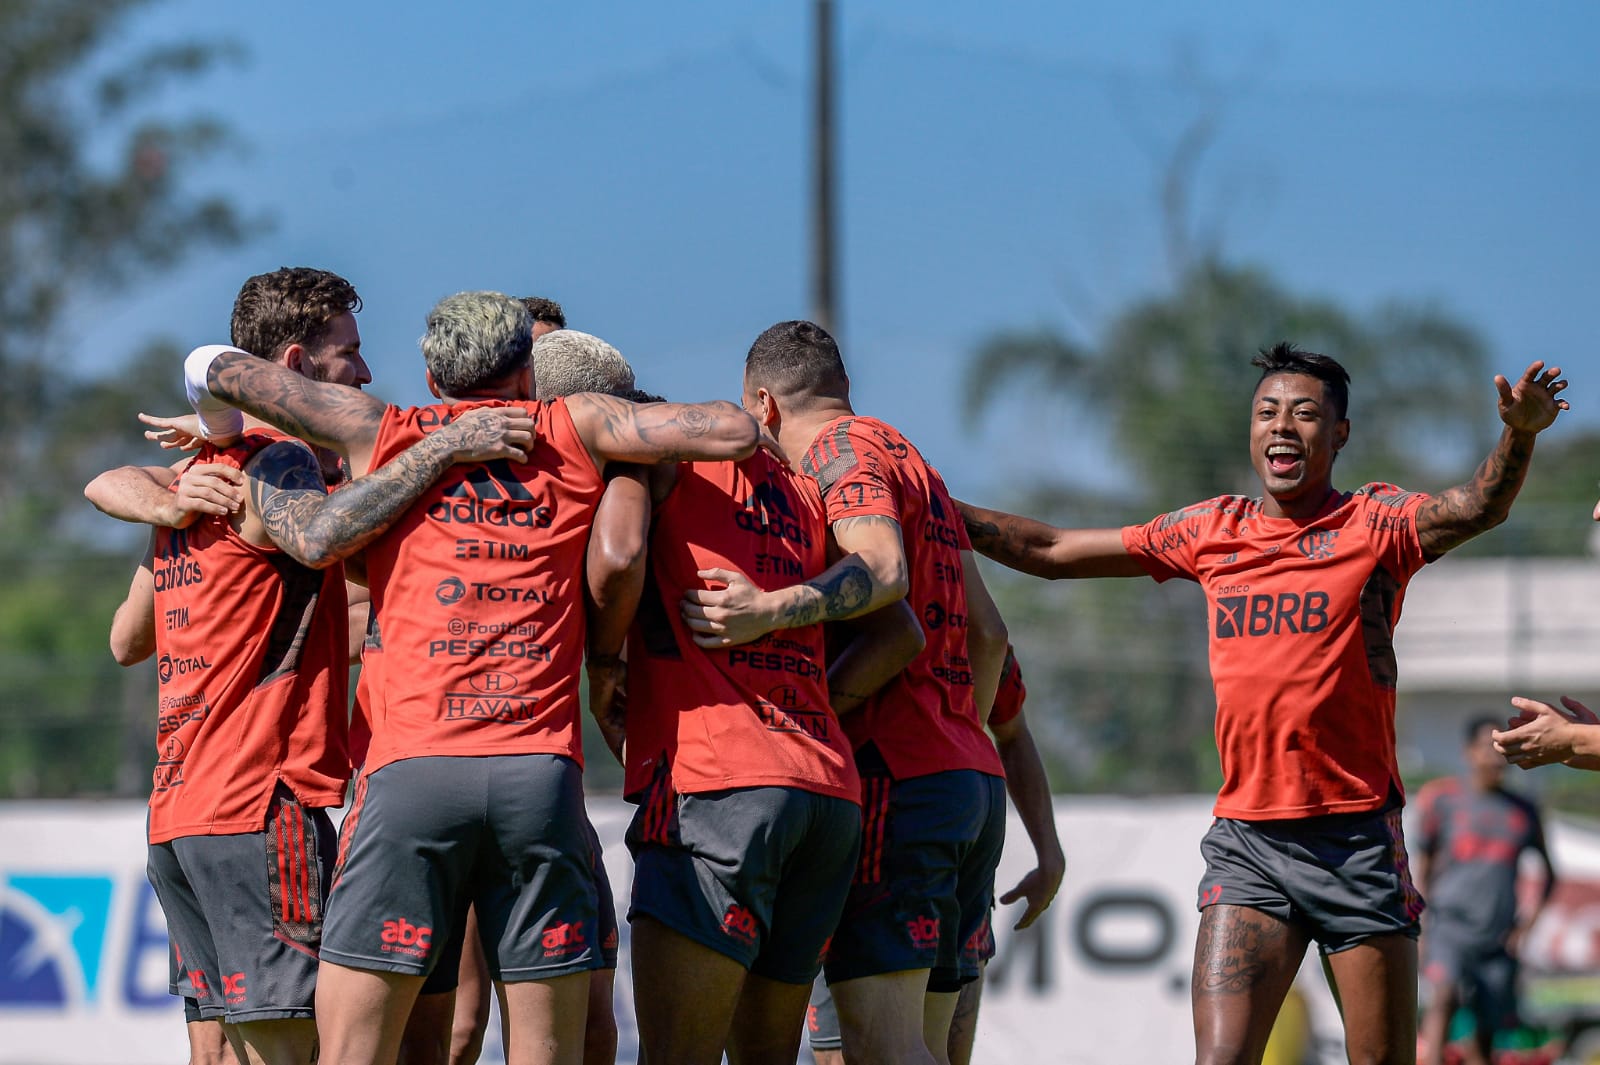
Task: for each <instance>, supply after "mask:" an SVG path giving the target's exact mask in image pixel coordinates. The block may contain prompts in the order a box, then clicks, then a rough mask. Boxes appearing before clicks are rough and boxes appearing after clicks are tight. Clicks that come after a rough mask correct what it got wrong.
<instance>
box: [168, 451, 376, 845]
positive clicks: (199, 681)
mask: <svg viewBox="0 0 1600 1065" xmlns="http://www.w3.org/2000/svg"><path fill="white" fill-rule="evenodd" d="M289 439H292V438H291V437H288V436H285V435H284V434H282V433H279V432H276V431H274V430H256V429H252V430H251V431H250V432H248V433H246V434H245V436H244V437H243V438H242V439H241V440H240V441H239V443H238V444H235V445H233V446H231V447H227V448H217V447H215V446H213V445H211V444H206V445H205V446H203V447H202V448H201V449H200V451H199V452H197V453H196V454H195V456H194V459H193V460H192V461H191V465H193V464H194V463H200V462H214V463H220V464H222V465H226V466H232V467H233V468H235V469H243V468H244V466H245V465H246V464H247V463H248V462H249V461H250V459H251V458H252V457H254V455H255V454H256V452H258V451H260V450H261V449H262V448H264V447H266V446H268V445H269V444H273V443H276V442H277V441H279V440H289ZM154 570H155V586H156V594H155V610H156V652H157V654H158V656H159V657H158V661H157V674H158V677H159V681H160V687H159V699H160V702H159V707H160V715H159V717H158V718H157V725H156V750H157V761H156V768H155V775H154V788H153V790H152V792H151V794H150V822H149V840H150V842H151V843H164V842H166V841H167V840H171V839H176V838H177V837H179V836H228V835H237V834H239V833H244V832H260V831H262V829H263V828H265V826H266V816H267V806H268V804H269V803H270V802H271V800H272V793H273V791H274V790H275V789H276V788H277V785H278V782H279V781H282V782H283V783H284V784H285V785H287V786H288V788H289V790H290V791H292V792H294V795H295V797H296V798H297V799H299V801H300V802H301V803H302V804H304V805H306V806H338V805H339V804H340V803H341V802H343V801H344V786H345V782H346V780H348V779H349V775H350V758H349V754H348V752H347V750H346V747H345V699H346V692H347V684H348V673H347V669H346V665H345V658H346V655H347V654H348V645H347V644H346V643H345V639H346V637H345V631H346V629H347V628H348V626H349V619H348V607H347V605H346V599H345V590H344V567H343V566H338V565H335V566H329V567H328V568H327V569H324V570H314V569H311V568H309V567H306V566H302V565H301V564H300V563H298V562H296V561H295V560H294V559H292V558H290V557H289V556H288V555H286V554H284V553H283V552H282V551H280V550H278V549H277V548H276V547H257V546H256V545H254V544H252V543H249V542H247V541H246V540H245V539H244V538H242V537H241V536H240V535H239V534H238V532H237V531H235V530H234V528H233V525H232V522H231V520H230V519H229V518H227V517H224V516H221V515H214V516H209V517H204V518H201V519H200V520H198V521H196V522H195V523H194V524H192V525H190V526H189V527H188V528H186V529H167V528H159V529H157V530H156V544H155V560H154Z"/></svg>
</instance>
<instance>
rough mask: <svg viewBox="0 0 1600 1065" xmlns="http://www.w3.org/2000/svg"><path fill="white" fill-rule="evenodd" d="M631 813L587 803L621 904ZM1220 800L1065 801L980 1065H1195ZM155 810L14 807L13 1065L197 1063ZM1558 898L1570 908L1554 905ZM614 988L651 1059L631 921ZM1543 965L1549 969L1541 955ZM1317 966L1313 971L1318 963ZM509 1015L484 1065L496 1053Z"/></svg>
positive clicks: (1571, 876) (4, 832)
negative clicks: (149, 847)
mask: <svg viewBox="0 0 1600 1065" xmlns="http://www.w3.org/2000/svg"><path fill="white" fill-rule="evenodd" d="M631 810H632V808H631V807H629V806H627V805H626V804H624V803H623V802H621V801H620V800H617V799H614V798H598V799H595V800H592V802H591V812H592V814H593V817H594V820H595V827H596V829H597V830H598V832H599V835H600V839H601V841H602V843H603V844H604V847H605V856H606V866H607V868H608V870H609V871H610V874H611V880H612V885H613V888H614V890H615V891H616V894H617V906H618V910H619V912H621V913H626V911H627V896H628V885H629V876H630V866H631V863H630V860H629V858H628V854H627V851H626V849H625V848H624V846H623V843H622V835H623V829H624V828H625V827H626V825H627V821H628V818H629V816H630V814H631ZM1209 810H1210V799H1209V798H1202V797H1192V798H1159V799H1102V798H1082V797H1062V798H1058V799H1057V812H1056V820H1057V826H1058V828H1059V830H1060V833H1061V838H1062V842H1063V844H1064V845H1065V848H1066V851H1067V862H1068V866H1067V880H1066V883H1065V884H1064V885H1063V887H1062V890H1061V893H1060V895H1059V896H1058V898H1057V900H1056V903H1055V905H1054V906H1053V907H1052V908H1051V909H1050V910H1049V911H1048V912H1046V913H1045V915H1044V916H1043V917H1042V918H1041V919H1040V920H1039V921H1038V922H1037V923H1036V924H1035V925H1034V926H1033V927H1032V928H1030V929H1028V930H1027V931H1026V932H1021V933H1018V932H1014V931H1012V929H1011V925H1012V924H1013V923H1015V921H1016V919H1017V916H1018V915H1020V913H1021V910H1022V904H1021V903H1017V904H1014V905H1013V906H1011V907H1005V908H1003V909H1002V910H1001V911H1000V912H997V913H996V916H995V937H996V940H997V945H998V954H997V956H996V958H995V960H994V962H993V963H992V964H991V966H990V969H989V986H988V989H987V990H986V992H985V994H984V999H983V1009H982V1014H981V1018H980V1024H979V1035H978V1050H977V1055H976V1058H977V1061H979V1062H981V1063H985V1065H1002V1063H1004V1065H1010V1063H1014V1062H1018V1061H1050V1062H1061V1063H1064V1065H1080V1063H1081V1065H1111V1063H1117V1065H1121V1063H1125V1062H1130V1061H1183V1060H1187V1059H1190V1058H1192V1055H1193V1036H1192V1029H1191V1025H1190V1016H1189V971H1190V962H1191V957H1192V952H1193V944H1194V935H1195V929H1196V925H1197V923H1198V915H1197V913H1196V911H1195V906H1194V893H1195V889H1196V885H1197V884H1198V882H1199V878H1200V873H1201V862H1200V856H1199V841H1200V837H1201V835H1202V834H1203V833H1204V832H1205V830H1206V827H1207V826H1208V825H1209V823H1210V812H1209ZM1008 833H1009V836H1008V839H1007V846H1006V850H1005V856H1004V858H1003V859H1002V861H1001V865H1000V873H999V878H998V881H999V883H998V887H999V889H1000V890H1002V891H1003V890H1005V889H1006V888H1009V887H1010V886H1011V885H1013V884H1015V883H1016V882H1017V881H1018V880H1020V879H1021V877H1022V875H1023V874H1024V873H1026V872H1027V871H1028V870H1029V869H1030V868H1032V851H1031V849H1030V847H1029V845H1028V840H1027V836H1026V835H1025V834H1024V833H1023V831H1022V827H1021V825H1020V823H1018V822H1017V821H1016V819H1015V817H1013V818H1012V820H1011V823H1010V824H1009V825H1008ZM1552 837H1553V845H1554V847H1555V852H1556V860H1557V863H1558V866H1559V867H1561V868H1562V872H1563V873H1564V874H1565V876H1566V877H1567V882H1568V885H1569V888H1564V891H1563V894H1564V895H1565V894H1566V893H1567V890H1569V889H1570V890H1574V891H1575V892H1576V891H1577V889H1578V888H1579V886H1580V885H1581V884H1582V883H1583V882H1584V880H1585V879H1587V878H1593V877H1596V876H1600V836H1597V835H1596V834H1595V833H1593V832H1589V831H1583V830H1580V829H1575V828H1572V827H1570V826H1568V825H1565V824H1558V825H1555V826H1553V828H1552ZM143 841H144V808H143V807H142V806H140V805H138V804H135V803H91V802H82V803H59V804H33V803H17V804H10V805H6V806H0V1030H3V1031H4V1038H3V1039H0V1065H84V1063H88V1062H105V1061H115V1062H119V1063H123V1065H146V1063H148V1065H170V1063H171V1062H174V1061H181V1060H183V1059H184V1057H185V1055H186V1053H187V1043H186V1040H185V1037H184V1032H183V1015H182V1009H181V1007H180V1005H179V1003H178V1000H177V999H174V998H172V997H170V996H169V995H168V994H167V991H166V982H167V961H166V958H167V943H166V929H165V924H164V922H163V920H162V916H161V911H160V908H159V907H158V906H157V904H156V899H155V895H154V893H153V892H152V891H151V889H150V886H149V883H148V881H147V880H146V879H145V873H144V866H145V848H144V842H143ZM1569 897H1570V899H1571V903H1570V905H1567V906H1561V905H1557V906H1554V907H1553V908H1552V910H1551V911H1550V912H1549V913H1548V915H1547V919H1546V920H1541V922H1540V925H1539V927H1538V928H1537V929H1536V931H1535V935H1534V936H1533V937H1532V942H1530V953H1538V954H1541V955H1542V954H1549V955H1550V958H1549V959H1548V960H1549V961H1551V962H1558V963H1560V964H1562V965H1563V966H1564V967H1567V968H1574V969H1588V970H1589V971H1591V972H1592V971H1594V970H1595V969H1596V968H1600V937H1597V934H1596V932H1595V931H1594V930H1595V928H1596V927H1597V918H1596V914H1597V913H1600V901H1596V900H1600V892H1597V891H1595V890H1593V888H1592V887H1591V889H1590V891H1589V892H1588V894H1587V895H1584V894H1582V893H1581V892H1578V893H1575V894H1573V895H1571V896H1569ZM1558 901H1560V900H1558ZM621 946H622V967H623V968H622V971H621V972H620V973H619V976H618V979H617V1004H616V1005H617V1018H618V1023H619V1027H620V1028H621V1040H620V1042H621V1046H620V1053H619V1060H621V1061H632V1060H634V1059H635V1055H636V1052H637V1043H636V1039H635V1037H634V1031H633V1024H632V1016H633V1008H632V991H631V987H630V983H629V979H628V977H627V962H628V954H627V950H628V935H627V925H626V922H624V924H623V927H622V944H621ZM1530 960H1534V961H1537V960H1540V959H1530ZM1311 968H1314V966H1312V967H1311ZM1305 983H1306V984H1307V992H1308V998H1309V1000H1310V1010H1311V1017H1312V1027H1313V1029H1315V1030H1316V1032H1318V1033H1319V1034H1320V1037H1319V1038H1317V1039H1316V1043H1317V1049H1318V1051H1319V1052H1320V1054H1321V1055H1322V1056H1323V1057H1324V1058H1325V1059H1326V1060H1330V1061H1333V1060H1342V1054H1341V1053H1340V1048H1339V1044H1338V1037H1337V1031H1338V1021H1337V1017H1336V1015H1335V1014H1333V1012H1332V1010H1331V1006H1330V1005H1329V1004H1328V1002H1327V1000H1326V996H1325V994H1324V993H1323V992H1322V991H1321V989H1320V983H1321V981H1320V979H1316V980H1314V981H1308V982H1305ZM497 1031H498V1022H496V1023H495V1024H494V1025H493V1026H492V1027H491V1034H490V1039H489V1046H488V1047H487V1048H486V1050H485V1053H484V1060H485V1061H496V1060H499V1047H498V1036H497Z"/></svg>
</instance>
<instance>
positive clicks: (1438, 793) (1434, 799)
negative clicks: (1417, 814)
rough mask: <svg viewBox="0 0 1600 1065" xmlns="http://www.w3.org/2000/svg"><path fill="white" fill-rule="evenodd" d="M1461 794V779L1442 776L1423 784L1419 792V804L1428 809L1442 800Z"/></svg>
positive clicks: (1446, 800) (1445, 800)
mask: <svg viewBox="0 0 1600 1065" xmlns="http://www.w3.org/2000/svg"><path fill="white" fill-rule="evenodd" d="M1459 794H1461V781H1459V780H1457V779H1456V778H1455V777H1440V778H1439V779H1438V780H1430V781H1428V782H1427V783H1426V784H1424V785H1422V788H1421V789H1420V790H1419V791H1418V792H1417V805H1418V806H1419V807H1421V808H1423V809H1424V810H1426V809H1429V808H1431V807H1435V806H1438V805H1439V804H1440V803H1442V802H1448V801H1449V800H1450V799H1451V798H1453V797H1455V796H1456V795H1459Z"/></svg>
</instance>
